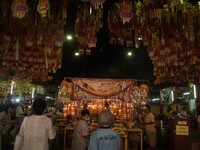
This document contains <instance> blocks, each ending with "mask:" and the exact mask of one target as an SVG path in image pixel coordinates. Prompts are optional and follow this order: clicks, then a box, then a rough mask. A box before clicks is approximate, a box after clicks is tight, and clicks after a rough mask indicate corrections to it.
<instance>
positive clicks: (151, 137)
mask: <svg viewBox="0 0 200 150" xmlns="http://www.w3.org/2000/svg"><path fill="white" fill-rule="evenodd" d="M144 125H145V138H146V142H147V146H148V147H149V149H152V150H153V149H155V147H156V127H155V116H154V115H153V113H151V106H149V105H146V115H145V118H144Z"/></svg>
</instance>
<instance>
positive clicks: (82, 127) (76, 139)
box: [72, 109, 90, 150]
mask: <svg viewBox="0 0 200 150" xmlns="http://www.w3.org/2000/svg"><path fill="white" fill-rule="evenodd" d="M89 116H90V112H89V111H88V110H87V109H83V110H82V111H81V118H80V119H79V120H78V121H77V123H76V125H75V127H74V132H73V138H72V150H86V148H87V143H88V140H89V129H88V124H87V122H86V121H87V120H88V119H89Z"/></svg>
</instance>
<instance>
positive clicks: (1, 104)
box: [0, 99, 5, 112]
mask: <svg viewBox="0 0 200 150" xmlns="http://www.w3.org/2000/svg"><path fill="white" fill-rule="evenodd" d="M4 110H5V105H4V103H3V99H0V112H2V111H4Z"/></svg>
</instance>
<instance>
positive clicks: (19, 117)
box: [15, 102, 25, 135]
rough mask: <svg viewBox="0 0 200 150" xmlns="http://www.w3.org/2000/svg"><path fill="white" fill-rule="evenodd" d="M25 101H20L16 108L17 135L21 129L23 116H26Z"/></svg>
mask: <svg viewBox="0 0 200 150" xmlns="http://www.w3.org/2000/svg"><path fill="white" fill-rule="evenodd" d="M23 106H24V104H23V102H19V104H18V106H17V108H16V118H15V121H16V135H17V134H18V133H19V129H20V126H21V124H22V121H23V118H24V114H25V113H24V110H23Z"/></svg>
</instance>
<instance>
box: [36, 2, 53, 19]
mask: <svg viewBox="0 0 200 150" xmlns="http://www.w3.org/2000/svg"><path fill="white" fill-rule="evenodd" d="M49 7H50V5H49V0H40V1H39V3H38V6H37V11H38V12H39V14H40V15H41V16H42V17H46V16H47V11H48V10H49Z"/></svg>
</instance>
